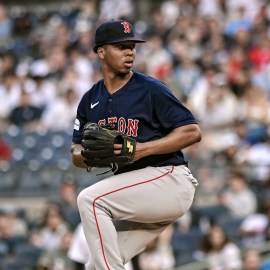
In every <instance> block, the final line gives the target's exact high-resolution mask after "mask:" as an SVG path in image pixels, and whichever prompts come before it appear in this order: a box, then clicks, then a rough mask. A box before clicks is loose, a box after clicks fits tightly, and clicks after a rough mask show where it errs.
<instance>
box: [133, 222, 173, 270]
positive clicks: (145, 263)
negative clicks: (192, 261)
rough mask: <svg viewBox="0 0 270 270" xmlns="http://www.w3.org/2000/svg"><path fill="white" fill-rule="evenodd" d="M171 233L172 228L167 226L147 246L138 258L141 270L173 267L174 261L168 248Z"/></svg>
mask: <svg viewBox="0 0 270 270" xmlns="http://www.w3.org/2000/svg"><path fill="white" fill-rule="evenodd" d="M172 233H173V226H169V227H168V228H167V229H166V230H165V231H163V232H162V233H161V235H159V236H158V237H157V238H156V239H154V240H153V241H152V242H151V243H149V244H148V245H147V247H146V249H145V250H144V251H143V252H142V253H141V254H140V255H139V258H138V260H139V267H140V269H141V270H165V269H171V268H173V267H174V265H175V259H174V256H173V251H172V248H171V246H170V242H171V237H172Z"/></svg>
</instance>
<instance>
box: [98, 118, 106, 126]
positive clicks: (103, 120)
mask: <svg viewBox="0 0 270 270" xmlns="http://www.w3.org/2000/svg"><path fill="white" fill-rule="evenodd" d="M98 124H99V125H105V124H106V120H105V119H101V120H99V121H98Z"/></svg>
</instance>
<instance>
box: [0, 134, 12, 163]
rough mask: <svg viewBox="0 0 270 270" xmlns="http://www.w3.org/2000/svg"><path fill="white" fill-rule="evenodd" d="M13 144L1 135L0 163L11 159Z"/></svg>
mask: <svg viewBox="0 0 270 270" xmlns="http://www.w3.org/2000/svg"><path fill="white" fill-rule="evenodd" d="M11 153H12V150H11V146H10V145H9V144H8V143H7V142H6V141H5V140H4V139H3V138H1V136H0V163H1V161H9V160H10V159H11Z"/></svg>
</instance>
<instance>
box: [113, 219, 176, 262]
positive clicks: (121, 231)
mask: <svg viewBox="0 0 270 270" xmlns="http://www.w3.org/2000/svg"><path fill="white" fill-rule="evenodd" d="M169 224H171V223H170V222H164V223H155V224H143V223H137V222H133V221H117V222H115V227H116V230H117V237H118V245H119V249H120V254H121V257H122V259H123V262H124V263H126V262H128V261H130V260H131V259H132V258H133V257H134V256H136V255H137V254H139V253H140V252H141V251H143V250H144V248H145V247H146V245H147V244H148V243H150V242H151V241H152V240H154V239H155V238H156V237H157V236H158V235H159V234H160V233H161V232H162V231H164V230H165V229H166V228H167V227H168V225H169Z"/></svg>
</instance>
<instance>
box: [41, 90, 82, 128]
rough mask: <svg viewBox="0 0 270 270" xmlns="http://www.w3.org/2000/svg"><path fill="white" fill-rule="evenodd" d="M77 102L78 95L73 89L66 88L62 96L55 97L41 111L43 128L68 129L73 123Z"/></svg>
mask: <svg viewBox="0 0 270 270" xmlns="http://www.w3.org/2000/svg"><path fill="white" fill-rule="evenodd" d="M78 102H79V101H78V95H77V93H76V92H75V91H74V90H73V89H68V90H67V91H66V92H65V93H64V94H63V96H62V97H58V98H55V99H54V101H53V102H52V103H51V104H50V105H49V106H48V107H47V108H46V109H45V111H44V112H43V115H42V118H41V121H40V122H41V125H42V126H43V128H44V129H45V130H52V131H57V130H68V129H70V128H71V127H72V126H73V124H74V114H75V113H76V109H77V106H78ZM63 112H65V113H63ZM60 115H61V117H59V116H60Z"/></svg>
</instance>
